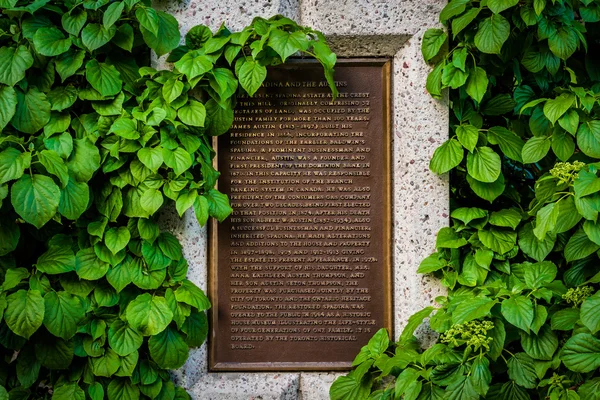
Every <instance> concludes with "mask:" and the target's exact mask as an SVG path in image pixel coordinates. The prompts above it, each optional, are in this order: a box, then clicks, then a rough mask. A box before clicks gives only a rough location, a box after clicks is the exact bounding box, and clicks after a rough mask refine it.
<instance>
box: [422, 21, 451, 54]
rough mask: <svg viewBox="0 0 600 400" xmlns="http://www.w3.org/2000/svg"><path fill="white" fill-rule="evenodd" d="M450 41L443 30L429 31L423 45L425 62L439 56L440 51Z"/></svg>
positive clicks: (424, 36)
mask: <svg viewBox="0 0 600 400" xmlns="http://www.w3.org/2000/svg"><path fill="white" fill-rule="evenodd" d="M446 39H448V35H447V34H446V32H444V31H443V30H442V29H427V31H425V34H424V35H423V42H422V43H421V53H422V54H423V58H424V59H425V61H429V60H431V59H432V58H433V57H435V56H437V55H438V53H439V52H440V49H441V48H442V46H443V45H444V43H445V42H446Z"/></svg>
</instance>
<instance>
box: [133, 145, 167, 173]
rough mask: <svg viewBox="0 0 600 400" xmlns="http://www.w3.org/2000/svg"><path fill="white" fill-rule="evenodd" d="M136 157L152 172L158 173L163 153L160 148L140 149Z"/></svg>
mask: <svg viewBox="0 0 600 400" xmlns="http://www.w3.org/2000/svg"><path fill="white" fill-rule="evenodd" d="M137 156H138V158H139V160H140V161H141V162H142V164H144V166H145V167H146V168H148V169H150V170H151V171H152V172H156V171H158V169H159V168H160V167H161V166H162V164H163V152H162V149H161V148H160V147H154V148H148V147H145V148H142V149H140V150H138V152H137Z"/></svg>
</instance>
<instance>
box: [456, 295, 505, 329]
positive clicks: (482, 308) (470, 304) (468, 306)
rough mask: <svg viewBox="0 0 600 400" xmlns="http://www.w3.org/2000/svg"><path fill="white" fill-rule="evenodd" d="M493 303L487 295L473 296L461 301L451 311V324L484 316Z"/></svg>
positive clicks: (462, 322)
mask: <svg viewBox="0 0 600 400" xmlns="http://www.w3.org/2000/svg"><path fill="white" fill-rule="evenodd" d="M495 304H496V301H495V300H492V299H489V298H487V297H473V298H471V299H469V300H468V301H461V302H460V303H458V306H457V307H456V309H455V310H454V312H453V313H452V324H464V323H465V322H469V321H472V320H474V319H480V318H483V317H486V316H488V315H489V314H490V311H491V309H492V307H493V306H494V305H495Z"/></svg>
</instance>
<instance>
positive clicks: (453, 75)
mask: <svg viewBox="0 0 600 400" xmlns="http://www.w3.org/2000/svg"><path fill="white" fill-rule="evenodd" d="M468 77H469V74H467V73H466V72H464V71H463V70H461V69H460V68H457V67H456V66H455V65H454V64H446V66H445V67H444V69H443V70H442V85H443V86H444V87H450V88H452V89H458V88H459V87H461V86H463V85H464V84H465V83H466V82H467V78H468Z"/></svg>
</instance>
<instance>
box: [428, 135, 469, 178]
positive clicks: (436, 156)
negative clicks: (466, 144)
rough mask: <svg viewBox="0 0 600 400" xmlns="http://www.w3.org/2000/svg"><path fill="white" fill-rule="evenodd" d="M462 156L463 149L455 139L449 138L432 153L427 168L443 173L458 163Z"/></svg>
mask: <svg viewBox="0 0 600 400" xmlns="http://www.w3.org/2000/svg"><path fill="white" fill-rule="evenodd" d="M463 157H464V150H463V148H462V146H461V144H460V143H459V142H458V141H457V140H456V139H450V140H448V141H446V142H444V144H442V145H441V146H440V147H438V148H437V149H436V150H435V152H434V153H433V157H432V158H431V162H430V163H429V169H431V170H432V171H433V172H435V173H436V174H443V173H446V172H448V171H450V170H451V169H453V168H455V167H456V166H457V165H459V164H460V162H461V161H462V159H463Z"/></svg>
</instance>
